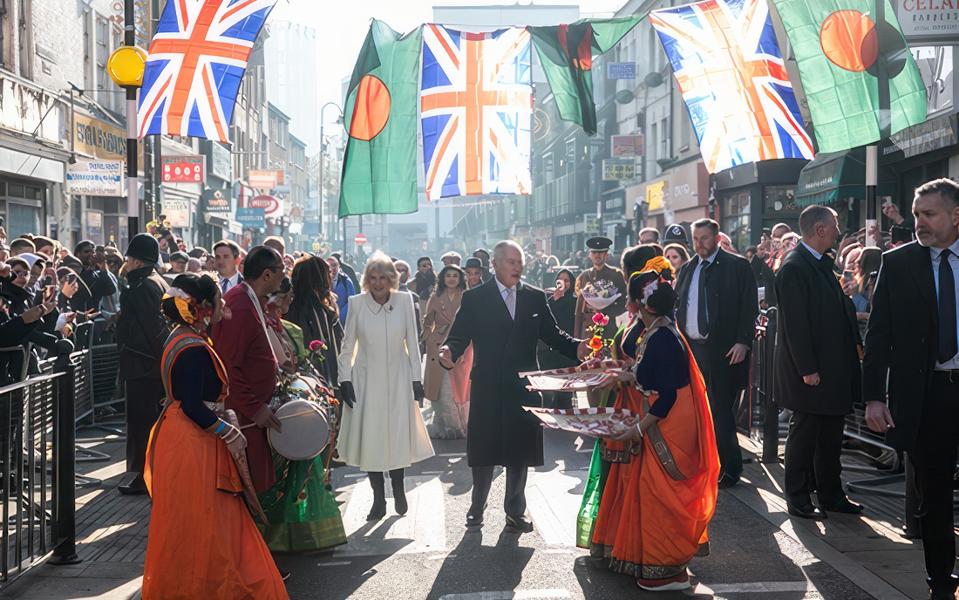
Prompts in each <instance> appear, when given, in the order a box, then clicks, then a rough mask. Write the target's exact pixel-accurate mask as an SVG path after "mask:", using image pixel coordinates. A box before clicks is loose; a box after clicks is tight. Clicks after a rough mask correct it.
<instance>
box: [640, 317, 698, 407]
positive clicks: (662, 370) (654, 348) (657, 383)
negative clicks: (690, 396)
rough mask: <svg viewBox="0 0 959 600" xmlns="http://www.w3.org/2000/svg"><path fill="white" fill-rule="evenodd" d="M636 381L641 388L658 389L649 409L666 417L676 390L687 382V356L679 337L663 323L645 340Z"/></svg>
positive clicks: (673, 402)
mask: <svg viewBox="0 0 959 600" xmlns="http://www.w3.org/2000/svg"><path fill="white" fill-rule="evenodd" d="M636 381H637V382H639V385H641V386H642V387H643V389H645V390H649V391H655V392H658V393H659V399H658V400H656V402H655V403H654V404H653V405H652V406H651V407H650V409H649V413H650V414H651V415H655V416H657V417H659V418H660V419H664V418H666V415H667V414H669V410H670V409H671V408H672V407H673V404H675V403H676V392H677V391H678V390H681V389H682V388H684V387H686V386H687V385H689V359H688V358H687V356H686V350H685V348H683V345H682V343H681V342H680V341H679V339H678V338H677V337H676V336H675V335H673V333H672V332H671V331H669V330H667V329H666V328H665V327H663V328H660V329H658V330H656V331H654V332H653V335H652V337H650V338H649V341H648V342H646V350H645V351H644V353H643V360H641V361H640V362H639V364H637V365H636Z"/></svg>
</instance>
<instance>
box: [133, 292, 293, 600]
mask: <svg viewBox="0 0 959 600" xmlns="http://www.w3.org/2000/svg"><path fill="white" fill-rule="evenodd" d="M161 307H162V310H163V313H164V314H165V315H166V316H167V318H169V319H170V321H171V322H172V323H173V324H174V325H175V326H176V329H175V330H174V331H173V333H172V334H170V338H169V339H168V340H167V342H166V345H165V348H164V352H163V359H162V365H161V369H162V371H161V374H162V378H163V385H164V388H165V389H166V402H167V404H166V408H165V409H164V411H163V414H162V415H161V416H160V419H159V420H158V421H157V423H156V425H155V426H154V427H153V431H152V432H151V435H150V444H149V447H148V449H147V459H146V463H147V464H146V470H145V472H144V480H145V482H146V485H147V489H148V490H149V492H150V496H151V497H152V499H153V507H152V510H151V512H150V530H149V537H148V538H147V552H146V564H145V565H144V572H143V592H142V593H143V598H144V600H158V599H164V600H179V599H183V600H192V599H195V598H230V599H235V600H240V599H249V600H287V598H288V596H287V593H286V588H285V587H284V585H283V580H282V578H281V577H280V573H279V571H277V569H276V565H275V564H274V563H273V558H272V557H271V556H270V551H269V549H268V548H267V546H266V543H265V542H264V541H263V538H262V537H261V536H260V532H259V531H257V529H256V525H255V524H254V523H253V518H252V517H251V516H250V513H249V511H248V510H247V508H246V505H245V504H244V501H243V498H242V496H241V493H242V491H243V485H242V483H241V480H240V476H239V473H238V472H237V468H236V465H235V464H234V462H233V459H232V458H231V456H230V455H231V453H232V452H242V451H243V450H244V449H245V447H246V438H244V437H243V434H242V433H241V432H240V430H239V429H237V428H236V427H234V426H233V425H231V424H229V423H227V422H226V421H224V420H222V419H220V418H219V417H218V416H217V415H216V413H214V412H213V410H212V409H222V406H223V404H222V403H223V400H224V398H226V395H227V388H228V385H227V376H226V369H225V368H224V367H223V363H222V362H221V361H220V358H219V357H218V356H217V354H216V352H214V350H213V348H212V347H211V346H210V343H209V340H208V339H207V337H206V329H207V328H208V327H209V325H210V323H211V322H216V321H218V320H219V319H220V317H221V316H222V314H223V300H222V299H221V298H220V289H219V287H218V286H217V285H216V283H215V282H214V281H213V280H212V279H211V278H209V277H206V276H203V277H197V276H196V275H192V274H184V275H180V276H178V277H177V278H176V280H174V282H173V287H172V288H170V290H169V291H168V292H167V294H166V295H165V296H164V298H163V303H162V305H161Z"/></svg>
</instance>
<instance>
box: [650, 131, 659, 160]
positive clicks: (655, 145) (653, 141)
mask: <svg viewBox="0 0 959 600" xmlns="http://www.w3.org/2000/svg"><path fill="white" fill-rule="evenodd" d="M658 139H659V136H658V128H657V127H656V123H653V125H652V127H650V128H649V147H650V148H652V149H653V156H652V159H653V161H656V160H658V159H659V144H658V143H657V140H658Z"/></svg>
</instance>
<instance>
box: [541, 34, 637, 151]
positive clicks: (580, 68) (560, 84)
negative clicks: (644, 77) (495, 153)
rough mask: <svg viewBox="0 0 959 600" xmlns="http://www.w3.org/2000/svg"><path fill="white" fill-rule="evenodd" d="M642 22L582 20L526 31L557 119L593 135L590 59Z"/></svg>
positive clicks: (594, 108) (591, 62)
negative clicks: (549, 93) (543, 73)
mask: <svg viewBox="0 0 959 600" xmlns="http://www.w3.org/2000/svg"><path fill="white" fill-rule="evenodd" d="M642 19H643V17H623V18H619V19H606V20H602V21H598V20H590V19H582V20H580V21H576V22H575V23H571V24H569V25H553V26H550V27H530V28H529V32H530V34H531V35H532V36H533V45H534V46H536V54H537V55H538V56H539V62H540V64H542V65H543V71H545V72H546V80H547V81H548V82H549V87H550V89H551V90H552V92H553V97H554V98H555V99H556V108H557V110H558V111H559V116H560V118H562V119H563V120H564V121H573V122H574V123H578V124H579V125H580V126H582V128H583V129H584V130H585V131H586V133H587V134H589V135H593V134H595V133H596V105H595V104H594V103H593V75H592V68H593V55H594V54H596V55H599V54H603V53H604V52H606V51H607V50H609V49H610V48H612V47H613V46H615V45H616V43H617V42H619V40H621V39H623V36H624V35H626V34H627V33H629V30H631V29H632V28H633V27H635V26H636V24H637V23H639V22H640V21H641V20H642Z"/></svg>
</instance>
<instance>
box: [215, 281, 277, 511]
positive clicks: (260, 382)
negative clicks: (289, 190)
mask: <svg viewBox="0 0 959 600" xmlns="http://www.w3.org/2000/svg"><path fill="white" fill-rule="evenodd" d="M224 300H225V301H226V306H227V308H229V309H230V312H231V313H232V315H231V318H229V319H222V320H221V321H220V322H219V323H217V324H216V325H214V326H213V332H212V333H213V347H214V348H216V352H217V354H219V355H220V358H221V359H223V363H224V365H225V366H226V370H227V373H228V374H229V377H230V393H229V395H228V396H227V397H226V401H225V406H226V408H232V409H233V410H235V411H236V414H237V418H238V419H239V421H240V424H241V425H246V424H249V423H252V422H253V415H254V414H255V413H256V411H257V410H259V409H260V407H261V406H263V405H264V404H267V403H269V401H270V397H271V396H272V395H273V391H274V389H275V388H276V381H277V379H276V359H275V358H274V357H273V350H272V349H271V348H270V341H269V340H268V339H267V337H266V334H265V333H264V332H263V326H262V325H260V318H259V315H258V314H257V311H256V307H255V306H254V305H253V300H252V299H251V298H250V297H249V295H248V294H247V291H246V285H245V284H242V285H238V286H235V287H234V288H233V289H231V290H230V291H228V292H227V293H226V295H225V296H224ZM243 433H244V435H246V438H247V443H248V445H247V456H248V459H249V462H250V472H251V475H252V476H253V484H254V486H255V487H256V489H257V491H259V492H262V491H266V490H268V489H269V488H270V487H272V486H273V484H274V483H275V481H276V474H275V472H274V468H273V459H272V457H271V455H270V444H269V441H268V440H267V437H266V430H265V429H260V428H259V427H250V428H247V429H244V430H243Z"/></svg>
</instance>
